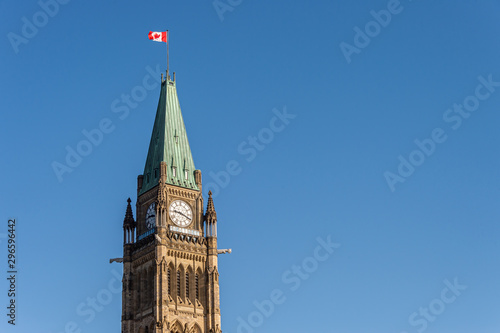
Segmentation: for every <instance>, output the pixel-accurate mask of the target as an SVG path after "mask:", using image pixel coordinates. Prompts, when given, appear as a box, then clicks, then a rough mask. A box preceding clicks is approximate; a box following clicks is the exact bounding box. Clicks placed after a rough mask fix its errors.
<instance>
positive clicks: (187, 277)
mask: <svg viewBox="0 0 500 333" xmlns="http://www.w3.org/2000/svg"><path fill="white" fill-rule="evenodd" d="M190 296H191V295H190V294H189V272H186V299H189V298H190Z"/></svg>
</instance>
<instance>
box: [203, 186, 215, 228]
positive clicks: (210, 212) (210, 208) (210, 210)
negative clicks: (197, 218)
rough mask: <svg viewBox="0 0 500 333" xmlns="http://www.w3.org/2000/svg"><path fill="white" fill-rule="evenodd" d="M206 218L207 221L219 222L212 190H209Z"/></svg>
mask: <svg viewBox="0 0 500 333" xmlns="http://www.w3.org/2000/svg"><path fill="white" fill-rule="evenodd" d="M205 220H206V221H207V222H208V221H209V222H217V213H216V212H215V207H214V200H213V199H212V191H208V203H207V212H206V213H205Z"/></svg>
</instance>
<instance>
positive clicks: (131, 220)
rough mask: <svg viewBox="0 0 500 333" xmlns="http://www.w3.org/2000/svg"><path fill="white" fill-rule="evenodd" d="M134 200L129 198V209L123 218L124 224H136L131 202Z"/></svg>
mask: <svg viewBox="0 0 500 333" xmlns="http://www.w3.org/2000/svg"><path fill="white" fill-rule="evenodd" d="M131 202H132V200H130V198H128V199H127V211H126V212H125V218H124V219H123V226H124V227H125V226H131V227H133V226H134V225H135V220H134V214H133V213H132V206H131V205H130V203H131Z"/></svg>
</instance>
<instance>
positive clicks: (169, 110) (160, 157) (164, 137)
mask: <svg viewBox="0 0 500 333" xmlns="http://www.w3.org/2000/svg"><path fill="white" fill-rule="evenodd" d="M160 162H166V163H167V181H166V183H167V184H170V185H176V186H181V187H185V188H190V189H197V190H198V186H197V185H196V182H195V178H194V170H195V168H194V162H193V156H192V155H191V148H189V142H188V138H187V134H186V127H185V126H184V120H183V119H182V113H181V107H180V105H179V99H178V97H177V90H176V88H175V82H174V81H171V80H165V81H163V82H162V84H161V92H160V100H159V102H158V109H157V110H156V117H155V123H154V126H153V133H152V134H151V141H150V143H149V150H148V157H147V158H146V166H145V167H144V174H143V175H144V179H143V183H142V188H141V190H140V192H139V194H142V193H145V192H147V191H149V190H150V189H152V188H153V187H155V186H156V185H158V180H159V179H160ZM174 173H175V176H174ZM186 174H187V179H186Z"/></svg>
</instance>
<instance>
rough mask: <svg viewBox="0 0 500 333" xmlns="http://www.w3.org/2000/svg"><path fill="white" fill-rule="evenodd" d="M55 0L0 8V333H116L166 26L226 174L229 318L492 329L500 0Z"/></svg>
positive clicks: (222, 223)
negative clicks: (13, 233) (11, 229)
mask: <svg viewBox="0 0 500 333" xmlns="http://www.w3.org/2000/svg"><path fill="white" fill-rule="evenodd" d="M44 1H45V0H42V3H45V2H44ZM60 1H61V2H64V1H62V0H60ZM47 2H48V3H50V1H47ZM66 2H67V3H65V4H60V5H59V8H58V9H57V10H56V8H55V7H54V6H51V7H50V6H49V7H46V10H47V11H49V12H50V13H51V15H50V16H49V15H47V14H43V12H42V11H43V9H42V7H41V6H40V4H39V3H38V2H37V1H34V0H29V1H22V2H19V1H17V2H16V1H12V0H4V1H1V2H0V13H1V19H0V22H1V23H0V35H1V36H2V43H1V48H0V54H1V59H2V61H1V73H2V80H1V92H2V93H1V96H2V98H1V102H0V103H1V106H2V122H1V131H0V133H1V134H0V135H1V145H2V158H3V162H2V169H1V170H2V194H1V206H0V207H1V226H0V241H1V244H0V261H1V262H2V264H1V267H2V273H1V279H0V281H1V282H0V295H1V296H0V308H1V309H3V310H1V315H0V318H2V319H1V320H0V330H1V331H2V332H44V333H61V332H65V331H67V332H71V331H74V332H78V331H79V330H80V331H81V332H92V333H99V332H120V316H121V295H120V294H119V293H118V294H117V293H116V288H117V284H116V283H115V282H116V280H115V275H120V272H121V266H120V264H109V263H108V260H109V258H113V257H120V256H121V254H122V237H123V233H122V222H123V218H124V214H125V208H126V199H127V198H128V197H129V196H130V197H131V198H132V200H133V201H134V203H135V200H136V186H137V185H136V179H137V175H138V174H140V173H142V171H143V168H144V163H145V158H146V154H147V149H148V144H149V140H150V133H151V129H152V126H153V121H154V114H155V112H156V105H157V102H158V95H159V87H158V86H156V87H155V84H156V82H155V81H154V79H158V76H159V75H157V74H155V73H154V72H156V68H157V67H159V68H160V70H161V71H163V70H165V67H166V65H165V62H166V61H165V44H160V43H155V42H151V41H149V40H148V38H147V33H148V32H149V31H150V30H153V31H162V30H165V29H169V30H170V32H171V34H170V37H171V43H170V68H171V70H173V71H175V72H176V73H177V88H178V94H179V98H180V103H181V107H182V111H183V115H184V121H185V123H186V128H187V132H188V136H189V141H190V145H191V150H192V152H193V157H194V161H195V165H196V167H197V168H198V169H201V170H202V172H203V181H204V184H205V189H206V190H208V189H207V184H208V183H213V184H217V182H216V181H217V180H216V178H217V176H216V175H219V178H220V177H222V175H221V172H222V171H224V170H226V168H227V164H228V163H229V162H230V161H236V162H232V163H233V164H234V163H237V165H238V167H239V168H238V171H239V173H235V172H233V175H231V176H230V177H229V178H228V179H225V180H224V179H222V178H220V179H219V185H215V186H214V185H212V188H213V190H214V192H215V190H217V194H216V196H215V207H216V209H217V214H218V218H219V245H220V247H221V248H232V249H233V253H232V254H230V255H223V256H221V257H220V273H221V278H220V287H221V303H222V304H221V311H222V328H223V331H224V332H226V333H229V332H245V333H249V332H252V331H253V332H259V333H265V332H313V331H322V332H339V333H365V332H366V333H389V332H391V333H401V332H407V333H413V332H424V331H425V332H429V333H432V332H439V333H469V332H481V333H498V332H499V331H500V319H499V312H500V301H499V300H500V268H499V253H500V243H499V241H498V239H499V235H500V226H499V218H500V204H499V201H500V173H499V171H498V170H500V157H499V150H498V147H499V143H500V136H499V131H498V128H499V125H500V83H499V82H500V66H499V62H500V46H499V45H500V42H499V36H500V3H498V1H493V0H485V1H458V2H457V1H451V0H444V1H439V2H434V1H430V0H418V1H417V0H413V1H410V0H401V2H400V3H399V4H398V3H397V2H396V1H387V0H382V1H380V0H376V1H368V0H364V1H323V0H321V1H284V0H276V1H260V2H259V1H257V2H255V1H239V0H232V1H229V0H221V1H220V3H219V9H218V10H219V13H218V11H217V9H216V8H215V7H214V4H213V3H212V1H195V2H190V1H187V2H186V1H184V2H181V3H179V2H173V1H148V2H130V1H125V2H123V1H104V2H102V1H101V2H93V3H91V4H90V3H88V2H83V1H76V0H72V1H66ZM221 4H225V6H226V7H221V6H223V5H221ZM221 8H225V11H224V9H221ZM223 11H224V12H223ZM372 11H373V12H372ZM388 13H389V14H390V18H389V15H387V14H388ZM35 23H36V24H37V25H38V27H37V26H36V25H34V26H33V27H30V25H31V24H35ZM33 28H35V29H36V30H35V29H33ZM16 51H17V52H16ZM150 72H153V74H150ZM151 75H152V76H151ZM144 80H146V83H144ZM488 81H489V82H488ZM146 86H147V87H149V88H150V90H148V89H146V88H145V87H146ZM141 93H142V94H141ZM131 94H134V96H135V97H134V98H135V99H134V98H133V99H132V100H131V102H129V103H130V104H129V105H128V106H127V104H126V103H125V102H124V101H122V100H121V98H122V95H131ZM454 104H456V105H455V106H454ZM464 104H465V105H464ZM461 105H462V106H461ZM118 107H122V109H121V110H122V111H119V112H114V111H118V109H117V108H118ZM125 110H127V111H125ZM273 110H274V111H273ZM285 110H286V112H287V113H288V114H289V116H288V117H289V118H287V119H285V121H283V120H281V121H278V120H273V119H274V117H276V113H279V114H281V115H283V113H284V112H285ZM106 119H107V120H106ZM102 122H104V125H105V126H104V127H105V128H106V129H107V130H108V133H104V134H103V137H102V140H98V141H96V142H97V144H92V145H91V146H90V148H89V146H88V145H86V144H85V143H82V142H84V141H85V140H86V137H85V135H84V134H83V132H85V131H89V132H91V131H92V130H94V129H96V128H99V126H100V124H101V125H102V124H103V123H102ZM106 122H107V124H106ZM271 128H273V129H271ZM252 137H256V138H257V139H252ZM99 141H100V142H99ZM255 141H256V142H255ZM67 147H69V149H70V150H71V149H74V150H77V149H80V151H84V152H85V153H86V156H83V157H81V160H72V166H69V165H68V163H67V161H66V155H67ZM85 149H87V150H86V151H85ZM90 149H91V152H89V150H90ZM54 162H57V163H60V164H61V165H66V167H67V168H68V169H65V170H66V171H68V170H69V169H71V172H69V171H68V172H65V173H63V174H62V175H60V176H61V177H60V178H61V179H58V177H57V175H56V172H55V171H54V167H53V166H54V165H55V164H54ZM398 169H399V170H398ZM226 178H227V177H226ZM223 180H224V181H225V182H226V183H227V184H223V183H222V181H223ZM216 186H217V188H216ZM204 194H205V195H206V191H205V193H204ZM8 218H16V219H17V223H18V227H17V228H18V229H17V239H18V252H17V255H18V260H19V261H18V269H19V274H18V281H17V283H18V285H17V288H18V298H17V311H18V317H17V325H16V327H15V328H12V327H10V325H7V317H6V315H5V312H6V309H5V308H6V306H7V302H8V297H7V295H6V294H7V289H8V285H7V281H6V279H5V276H6V275H7V274H6V270H7V268H6V260H7V253H6V239H5V234H6V233H7V220H8ZM318 237H319V238H321V239H323V240H324V241H327V239H328V237H330V239H331V241H332V242H334V243H337V244H340V247H337V248H335V249H333V248H332V249H331V250H332V251H333V253H328V252H326V250H324V249H320V250H317V247H318V244H319V243H318V240H317V239H318ZM297 267H299V268H297ZM453 284H455V286H454V287H453V286H452V287H450V286H449V285H453ZM273 290H274V294H276V293H281V297H279V298H278V299H279V304H275V305H273V307H274V309H273V310H272V311H271V310H270V309H269V302H270V301H271V299H274V300H276V297H272V296H271V294H272V292H273ZM274 296H276V295H274ZM92 298H96V299H98V301H97V302H98V303H97V306H94V308H92V307H91V306H90V305H88V302H89V300H90V299H92ZM255 302H257V304H260V305H261V306H260V307H261V308H262V306H267V308H266V309H264V310H262V309H261V310H259V309H258V308H259V306H256V305H255ZM259 311H260V312H259ZM262 312H265V313H264V314H262ZM259 313H260V314H259ZM242 322H245V324H242ZM245 325H248V326H247V327H246V328H243V326H245ZM249 328H250V329H249Z"/></svg>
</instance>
